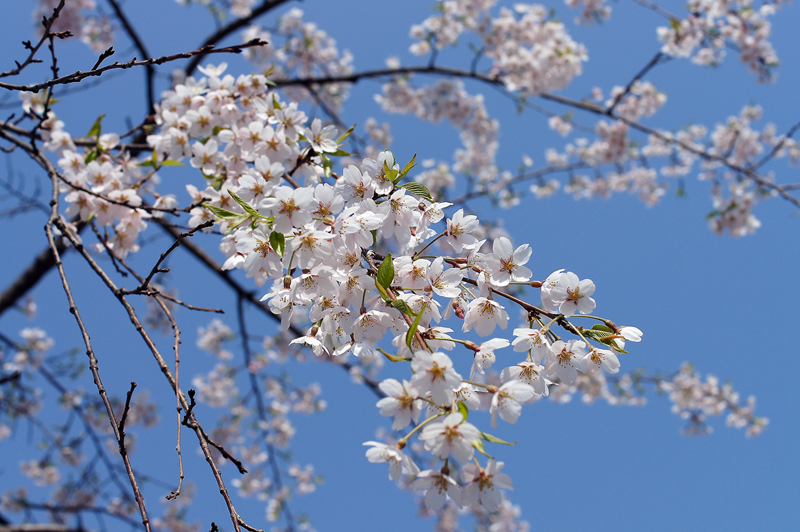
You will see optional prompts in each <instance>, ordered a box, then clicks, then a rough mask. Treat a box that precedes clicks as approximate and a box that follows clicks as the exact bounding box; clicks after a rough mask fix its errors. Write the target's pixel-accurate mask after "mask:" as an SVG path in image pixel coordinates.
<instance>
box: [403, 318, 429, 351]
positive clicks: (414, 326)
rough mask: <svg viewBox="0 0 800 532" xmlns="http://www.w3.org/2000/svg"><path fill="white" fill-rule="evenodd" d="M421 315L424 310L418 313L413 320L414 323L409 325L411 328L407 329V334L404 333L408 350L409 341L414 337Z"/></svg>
mask: <svg viewBox="0 0 800 532" xmlns="http://www.w3.org/2000/svg"><path fill="white" fill-rule="evenodd" d="M423 314H425V309H424V308H423V309H422V310H420V311H419V314H417V317H416V318H414V323H412V324H411V327H409V329H408V332H407V333H406V345H407V346H408V347H409V348H410V347H411V341H412V340H413V339H414V335H415V334H416V332H417V327H419V322H420V321H422V315H423Z"/></svg>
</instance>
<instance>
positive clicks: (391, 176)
mask: <svg viewBox="0 0 800 532" xmlns="http://www.w3.org/2000/svg"><path fill="white" fill-rule="evenodd" d="M397 174H398V171H397V170H395V169H394V168H389V165H388V164H387V163H386V161H383V175H385V176H386V179H388V180H389V181H391V182H392V183H394V184H395V185H396V184H397V182H398V181H400V178H399V177H397Z"/></svg>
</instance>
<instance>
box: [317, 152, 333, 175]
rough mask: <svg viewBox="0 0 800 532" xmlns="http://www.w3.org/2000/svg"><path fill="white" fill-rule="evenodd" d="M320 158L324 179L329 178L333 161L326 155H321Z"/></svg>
mask: <svg viewBox="0 0 800 532" xmlns="http://www.w3.org/2000/svg"><path fill="white" fill-rule="evenodd" d="M320 158H321V159H322V172H323V173H324V174H325V177H330V176H331V172H333V161H331V158H330V157H328V156H327V155H321V156H320Z"/></svg>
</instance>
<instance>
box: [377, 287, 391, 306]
mask: <svg viewBox="0 0 800 532" xmlns="http://www.w3.org/2000/svg"><path fill="white" fill-rule="evenodd" d="M375 288H376V289H377V290H378V293H379V294H380V296H381V299H383V300H384V301H386V302H387V303H391V301H392V300H391V299H389V294H388V293H387V292H386V289H385V288H384V287H382V286H381V285H380V284H379V283H375Z"/></svg>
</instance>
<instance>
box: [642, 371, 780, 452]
mask: <svg viewBox="0 0 800 532" xmlns="http://www.w3.org/2000/svg"><path fill="white" fill-rule="evenodd" d="M658 388H659V390H660V391H661V392H663V393H666V394H668V395H669V397H670V399H671V400H672V401H673V403H675V404H674V405H673V407H672V411H673V412H674V413H676V414H678V415H679V416H680V417H681V418H683V419H685V420H686V421H687V426H686V428H685V429H684V433H686V434H708V433H710V432H711V431H712V430H713V428H712V427H711V426H709V425H708V424H707V419H708V417H709V416H720V415H722V414H724V413H725V412H726V411H727V412H728V415H727V418H726V423H727V425H728V426H729V427H735V428H745V429H747V430H746V431H745V435H746V436H747V437H748V438H750V437H753V436H758V435H759V434H761V432H763V430H764V429H765V428H766V427H767V425H768V424H769V419H767V418H765V417H756V416H755V414H754V411H755V406H756V399H755V397H753V396H750V397H749V398H748V399H747V402H746V404H745V405H741V404H740V402H739V393H738V392H736V391H735V390H734V389H733V385H732V384H731V383H730V382H726V383H724V384H721V383H720V382H719V379H718V378H717V377H715V376H714V375H708V376H707V377H706V380H705V381H703V379H702V378H701V377H700V375H699V374H698V373H697V372H696V371H695V370H694V367H693V366H692V365H691V364H684V365H682V366H681V368H680V370H679V371H678V372H677V373H676V374H675V376H674V377H672V378H671V379H665V380H663V381H661V382H659V385H658Z"/></svg>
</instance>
